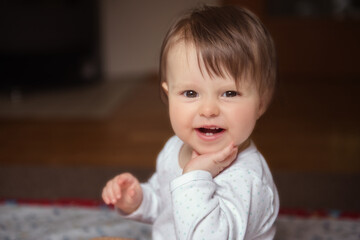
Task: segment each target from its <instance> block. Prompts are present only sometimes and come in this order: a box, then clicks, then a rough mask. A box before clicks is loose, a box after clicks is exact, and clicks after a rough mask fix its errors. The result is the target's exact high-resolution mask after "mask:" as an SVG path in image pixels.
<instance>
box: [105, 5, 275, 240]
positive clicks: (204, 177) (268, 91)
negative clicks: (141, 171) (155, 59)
mask: <svg viewBox="0 0 360 240" xmlns="http://www.w3.org/2000/svg"><path fill="white" fill-rule="evenodd" d="M275 79H276V56H275V49H274V44H273V41H272V39H271V36H270V34H269V32H268V31H267V30H266V29H265V27H264V26H263V25H262V23H261V22H260V21H259V19H258V18H257V17H256V16H254V14H252V13H251V12H249V11H248V10H245V9H238V8H235V7H203V8H201V9H196V10H194V11H193V12H192V13H191V14H190V15H186V16H184V17H183V18H181V19H180V20H178V21H177V22H176V23H175V24H174V25H173V26H172V27H171V28H170V30H169V31H168V33H167V35H166V37H165V39H164V42H163V45H162V50H161V57H160V84H161V90H162V94H163V97H164V100H165V101H166V103H167V104H168V107H169V115H170V121H171V125H172V128H173V130H174V132H175V136H173V137H171V138H170V139H169V140H168V142H167V143H166V144H165V146H164V148H163V150H162V151H161V152H160V154H159V156H158V158H157V165H156V172H155V174H154V175H153V176H152V177H151V178H150V180H149V181H148V182H147V183H142V184H140V183H139V181H138V179H137V178H136V177H135V176H133V175H132V174H130V173H123V174H120V175H118V176H116V177H115V178H113V179H111V180H110V181H109V182H108V183H107V184H106V186H105V187H104V189H103V193H102V197H103V200H104V201H105V203H106V204H114V205H115V207H116V209H117V211H118V212H119V214H120V215H122V216H124V217H125V218H128V219H133V220H138V221H142V222H146V223H151V224H153V239H154V240H158V239H166V240H169V239H207V240H208V239H216V240H219V239H272V238H273V237H274V234H275V227H274V222H275V219H276V217H277V214H278V209H279V198H278V193H277V190H276V186H275V184H274V182H273V179H272V176H271V173H270V170H269V167H268V165H267V164H266V161H265V159H264V158H263V156H262V155H261V153H260V152H259V151H258V150H257V148H256V146H255V145H254V143H253V142H252V141H251V140H250V136H251V133H252V131H253V129H254V127H255V124H256V121H257V120H258V119H259V118H260V117H261V116H262V115H263V113H264V112H265V111H266V109H267V107H268V105H269V102H270V100H271V98H272V95H273V90H274V87H275V81H276V80H275Z"/></svg>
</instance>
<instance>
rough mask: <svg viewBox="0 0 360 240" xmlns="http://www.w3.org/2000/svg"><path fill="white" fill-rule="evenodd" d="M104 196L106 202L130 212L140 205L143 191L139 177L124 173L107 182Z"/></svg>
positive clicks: (127, 212)
mask: <svg viewBox="0 0 360 240" xmlns="http://www.w3.org/2000/svg"><path fill="white" fill-rule="evenodd" d="M102 198H103V200H104V202H105V203H106V204H114V205H115V206H116V207H117V208H119V209H120V210H121V211H122V212H124V213H125V214H130V213H132V212H133V211H135V210H136V209H137V208H138V207H139V206H140V204H141V202H142V198H143V193H142V189H141V186H140V183H139V181H138V180H137V178H136V177H134V176H133V175H132V174H130V173H123V174H120V175H118V176H116V177H114V178H113V179H111V180H110V181H108V182H107V184H106V186H105V187H104V189H103V191H102Z"/></svg>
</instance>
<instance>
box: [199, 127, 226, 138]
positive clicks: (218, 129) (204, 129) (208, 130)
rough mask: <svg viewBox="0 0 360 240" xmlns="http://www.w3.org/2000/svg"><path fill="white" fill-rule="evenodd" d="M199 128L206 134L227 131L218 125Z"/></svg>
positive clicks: (211, 134) (210, 134)
mask: <svg viewBox="0 0 360 240" xmlns="http://www.w3.org/2000/svg"><path fill="white" fill-rule="evenodd" d="M197 130H198V131H199V132H200V133H202V134H205V135H206V136H213V135H215V134H219V133H221V132H223V131H225V129H223V128H218V127H209V128H198V129H197Z"/></svg>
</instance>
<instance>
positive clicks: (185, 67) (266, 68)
mask: <svg viewBox="0 0 360 240" xmlns="http://www.w3.org/2000/svg"><path fill="white" fill-rule="evenodd" d="M275 75H276V57H275V49H274V45H273V41H272V39H271V37H270V34H269V33H268V31H267V30H266V29H265V28H264V26H263V25H262V24H261V22H260V21H259V20H258V18H257V17H255V16H254V15H253V14H252V13H250V12H249V11H247V10H244V9H237V8H234V7H204V8H202V9H199V10H195V11H193V12H192V13H191V14H190V15H188V16H186V17H184V18H182V19H180V20H179V21H178V22H176V23H175V24H174V25H173V26H172V27H171V28H170V30H169V32H168V34H167V35H166V37H165V40H164V42H163V46H162V51H161V59H160V79H161V87H162V88H161V89H162V96H163V99H164V100H165V102H168V104H169V115H170V120H171V125H172V127H173V130H174V132H175V134H176V135H177V136H178V137H179V138H180V139H182V140H183V141H184V142H185V143H187V144H188V145H190V146H191V147H192V149H194V150H195V151H197V152H198V153H200V154H203V153H207V152H212V151H218V150H220V149H223V148H224V147H226V146H227V145H229V144H230V143H231V142H233V143H234V144H235V145H242V143H245V142H246V140H247V139H248V138H249V137H250V135H251V133H252V131H253V129H254V127H255V123H256V121H257V119H258V118H259V117H260V116H261V115H262V114H263V113H264V111H265V110H266V108H267V106H268V104H269V102H270V100H271V98H272V95H273V91H274V87H275V79H276V76H275Z"/></svg>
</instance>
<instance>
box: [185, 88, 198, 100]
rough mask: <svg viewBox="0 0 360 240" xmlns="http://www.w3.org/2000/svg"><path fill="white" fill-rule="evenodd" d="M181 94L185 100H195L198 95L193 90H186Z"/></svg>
mask: <svg viewBox="0 0 360 240" xmlns="http://www.w3.org/2000/svg"><path fill="white" fill-rule="evenodd" d="M182 94H183V95H184V96H185V97H187V98H196V97H197V96H198V95H199V94H198V93H197V92H195V91H194V90H186V91H184V92H183V93H182Z"/></svg>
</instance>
